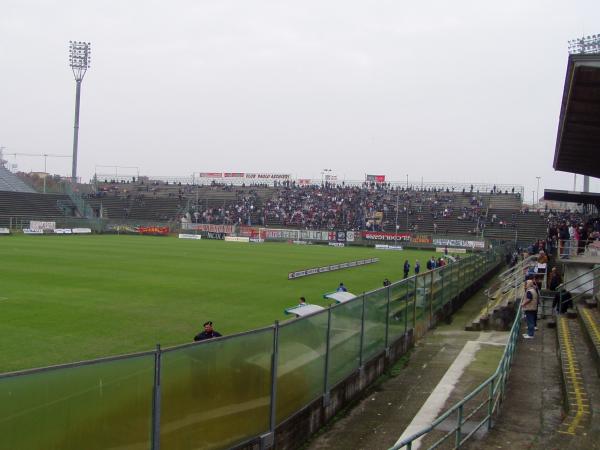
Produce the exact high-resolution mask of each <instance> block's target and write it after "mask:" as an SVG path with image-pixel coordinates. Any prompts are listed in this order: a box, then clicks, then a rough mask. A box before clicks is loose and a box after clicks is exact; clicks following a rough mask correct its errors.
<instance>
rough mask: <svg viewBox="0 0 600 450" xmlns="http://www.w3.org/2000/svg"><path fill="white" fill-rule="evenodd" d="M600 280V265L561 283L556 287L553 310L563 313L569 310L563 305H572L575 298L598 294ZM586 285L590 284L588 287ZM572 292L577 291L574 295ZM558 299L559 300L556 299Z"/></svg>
mask: <svg viewBox="0 0 600 450" xmlns="http://www.w3.org/2000/svg"><path fill="white" fill-rule="evenodd" d="M599 280H600V266H598V267H594V268H592V269H590V270H588V271H587V272H584V273H582V274H580V275H578V276H577V277H575V278H573V279H571V280H569V281H566V282H564V283H562V284H560V285H559V286H558V287H557V288H556V294H555V296H556V295H557V296H558V297H557V298H556V297H555V300H554V301H553V303H552V309H553V312H556V313H558V314H563V313H566V312H567V308H566V307H565V306H563V305H564V304H565V303H568V305H570V306H572V305H574V303H575V300H577V299H579V298H581V297H583V296H584V295H588V294H590V293H591V294H592V295H594V294H596V293H597V291H598V281H599ZM586 286H589V287H587V288H586ZM571 292H575V295H574V296H573V295H572V294H571ZM556 300H558V301H556Z"/></svg>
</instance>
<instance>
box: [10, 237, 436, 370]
mask: <svg viewBox="0 0 600 450" xmlns="http://www.w3.org/2000/svg"><path fill="white" fill-rule="evenodd" d="M431 254H432V253H431V251H419V250H407V251H403V252H393V251H392V252H386V251H377V250H375V249H373V248H361V247H346V248H332V247H327V246H319V245H307V246H300V245H289V244H284V243H265V244H261V245H255V244H245V243H234V242H231V243H229V242H222V241H209V240H202V241H189V240H178V239H174V238H171V237H168V238H158V237H150V236H11V237H6V238H2V239H0V255H1V257H2V269H1V270H0V318H1V322H0V324H1V325H0V373H1V372H6V371H12V370H18V369H23V368H30V367H39V366H45V365H50V364H58V363H64V362H71V361H78V360H84V359H89V358H96V357H102V356H109V355H114V354H120V353H128V352H135V351H141V350H149V349H152V348H154V346H155V344H156V343H161V345H163V346H170V345H175V344H181V343H184V342H189V341H191V339H192V336H193V335H194V334H195V333H197V332H198V331H199V330H200V329H201V327H202V323H203V322H204V321H206V320H212V321H214V323H215V328H216V329H217V330H218V331H220V332H221V333H223V334H231V333H235V332H239V331H244V330H248V329H252V328H257V327H260V326H264V325H268V324H271V323H273V321H274V320H277V319H279V320H285V319H288V318H289V316H285V315H284V314H283V310H284V309H285V308H286V307H290V306H294V305H295V304H296V303H297V299H298V297H299V296H301V295H303V296H305V297H306V298H307V300H308V302H309V303H315V304H320V305H323V306H325V305H327V304H328V302H327V301H325V300H324V299H323V298H322V294H323V293H325V292H329V291H332V290H334V289H335V288H336V286H337V285H338V283H339V282H340V281H343V282H344V283H345V284H346V286H347V287H348V289H349V290H350V291H352V292H354V293H360V292H363V291H368V290H371V289H374V288H378V287H380V286H381V283H382V280H383V278H384V277H388V278H389V279H390V280H392V281H394V280H398V279H400V278H401V277H402V264H403V262H404V259H409V260H410V262H411V265H412V266H414V260H415V259H419V260H420V261H421V266H422V267H424V265H425V262H426V260H427V257H429V256H430V255H431ZM372 256H377V257H379V258H380V259H381V261H380V262H379V263H376V264H372V265H368V266H363V267H357V268H352V269H346V270H342V271H338V272H334V273H326V274H320V275H314V276H310V277H306V278H302V279H297V280H288V279H287V273H288V272H290V271H293V270H298V269H303V268H307V267H313V266H319V265H325V264H332V263H338V262H344V261H350V260H354V259H361V258H368V257H372ZM411 274H412V273H411Z"/></svg>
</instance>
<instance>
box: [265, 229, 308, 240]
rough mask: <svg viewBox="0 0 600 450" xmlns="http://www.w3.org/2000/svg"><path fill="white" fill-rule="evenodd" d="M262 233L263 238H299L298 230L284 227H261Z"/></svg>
mask: <svg viewBox="0 0 600 450" xmlns="http://www.w3.org/2000/svg"><path fill="white" fill-rule="evenodd" d="M263 233H264V239H287V240H292V241H293V240H298V239H300V231H299V230H286V229H269V228H266V229H263V230H261V234H263Z"/></svg>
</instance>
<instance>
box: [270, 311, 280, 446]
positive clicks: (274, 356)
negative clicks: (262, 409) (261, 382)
mask: <svg viewBox="0 0 600 450" xmlns="http://www.w3.org/2000/svg"><path fill="white" fill-rule="evenodd" d="M278 363H279V320H276V321H275V326H274V328H273V354H272V356H271V411H270V416H269V432H270V434H271V437H270V440H271V442H272V439H273V434H274V433H275V427H276V425H277V417H276V414H277V364H278Z"/></svg>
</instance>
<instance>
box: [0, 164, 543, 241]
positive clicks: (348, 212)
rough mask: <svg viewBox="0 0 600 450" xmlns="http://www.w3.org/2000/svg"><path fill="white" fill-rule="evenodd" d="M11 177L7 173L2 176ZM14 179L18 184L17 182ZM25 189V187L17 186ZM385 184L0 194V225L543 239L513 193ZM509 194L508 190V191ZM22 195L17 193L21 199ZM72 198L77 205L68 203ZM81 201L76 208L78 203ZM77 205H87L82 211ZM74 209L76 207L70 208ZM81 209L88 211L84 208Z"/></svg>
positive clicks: (82, 188) (536, 219)
mask: <svg viewBox="0 0 600 450" xmlns="http://www.w3.org/2000/svg"><path fill="white" fill-rule="evenodd" d="M9 175H11V176H12V174H10V173H9ZM12 177H13V178H15V179H16V180H17V181H18V182H19V183H21V184H23V185H24V183H23V182H22V181H21V180H19V179H18V178H16V177H14V176H12ZM25 186H26V185H25ZM471 189H473V188H472V186H471V187H470V188H469V187H467V189H465V187H463V188H462V189H461V190H456V189H454V188H452V190H451V189H450V188H446V189H443V188H435V187H434V188H432V187H425V188H409V189H406V188H405V187H399V186H392V185H385V184H384V185H376V184H369V183H363V184H362V185H353V186H345V185H333V184H328V183H325V184H324V185H310V186H298V185H296V184H295V183H294V182H291V183H286V184H285V185H284V186H283V185H276V186H269V185H252V186H246V185H239V186H233V185H223V184H214V185H189V184H181V183H168V182H162V181H159V180H150V179H148V178H141V179H138V180H137V181H131V180H129V181H128V182H124V181H121V182H115V181H106V182H100V183H96V184H94V185H88V184H83V185H78V187H77V191H78V193H72V195H71V196H69V195H65V194H39V193H33V192H31V191H32V190H31V188H29V191H27V192H28V195H26V196H25V195H21V196H19V195H18V194H19V193H15V192H13V191H12V190H0V205H2V207H1V209H0V223H2V224H3V225H5V226H8V225H10V224H13V225H14V224H17V223H25V221H26V220H36V219H39V220H56V221H57V222H60V221H61V220H67V219H70V218H73V217H84V216H86V215H87V216H88V218H89V219H92V218H94V219H95V218H101V219H104V220H105V221H109V222H115V221H117V222H118V221H145V222H149V221H150V222H152V221H154V222H157V223H167V222H168V223H171V224H173V223H176V222H180V221H181V220H182V219H183V220H184V221H189V222H194V223H205V224H226V225H257V226H263V227H273V228H288V227H290V228H301V229H321V230H334V229H346V230H354V231H357V230H370V231H383V232H394V231H395V230H397V231H398V232H400V233H411V234H416V235H443V236H461V237H464V236H471V237H477V238H486V239H490V240H494V241H514V242H519V243H522V244H523V245H526V244H528V243H530V242H532V241H535V240H538V239H544V238H545V236H546V232H547V220H546V218H545V217H544V215H543V214H539V213H537V212H529V211H528V210H527V208H524V207H523V204H522V197H521V193H520V192H517V193H513V192H509V191H508V190H505V191H504V192H503V191H502V190H495V189H492V190H491V192H480V191H479V190H473V191H471ZM513 191H514V189H513ZM22 194H23V193H22ZM73 195H76V196H77V199H74V198H72V197H73ZM81 202H84V203H81ZM83 204H85V205H87V206H82V205H83ZM75 205H78V207H75ZM88 207H89V209H88Z"/></svg>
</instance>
